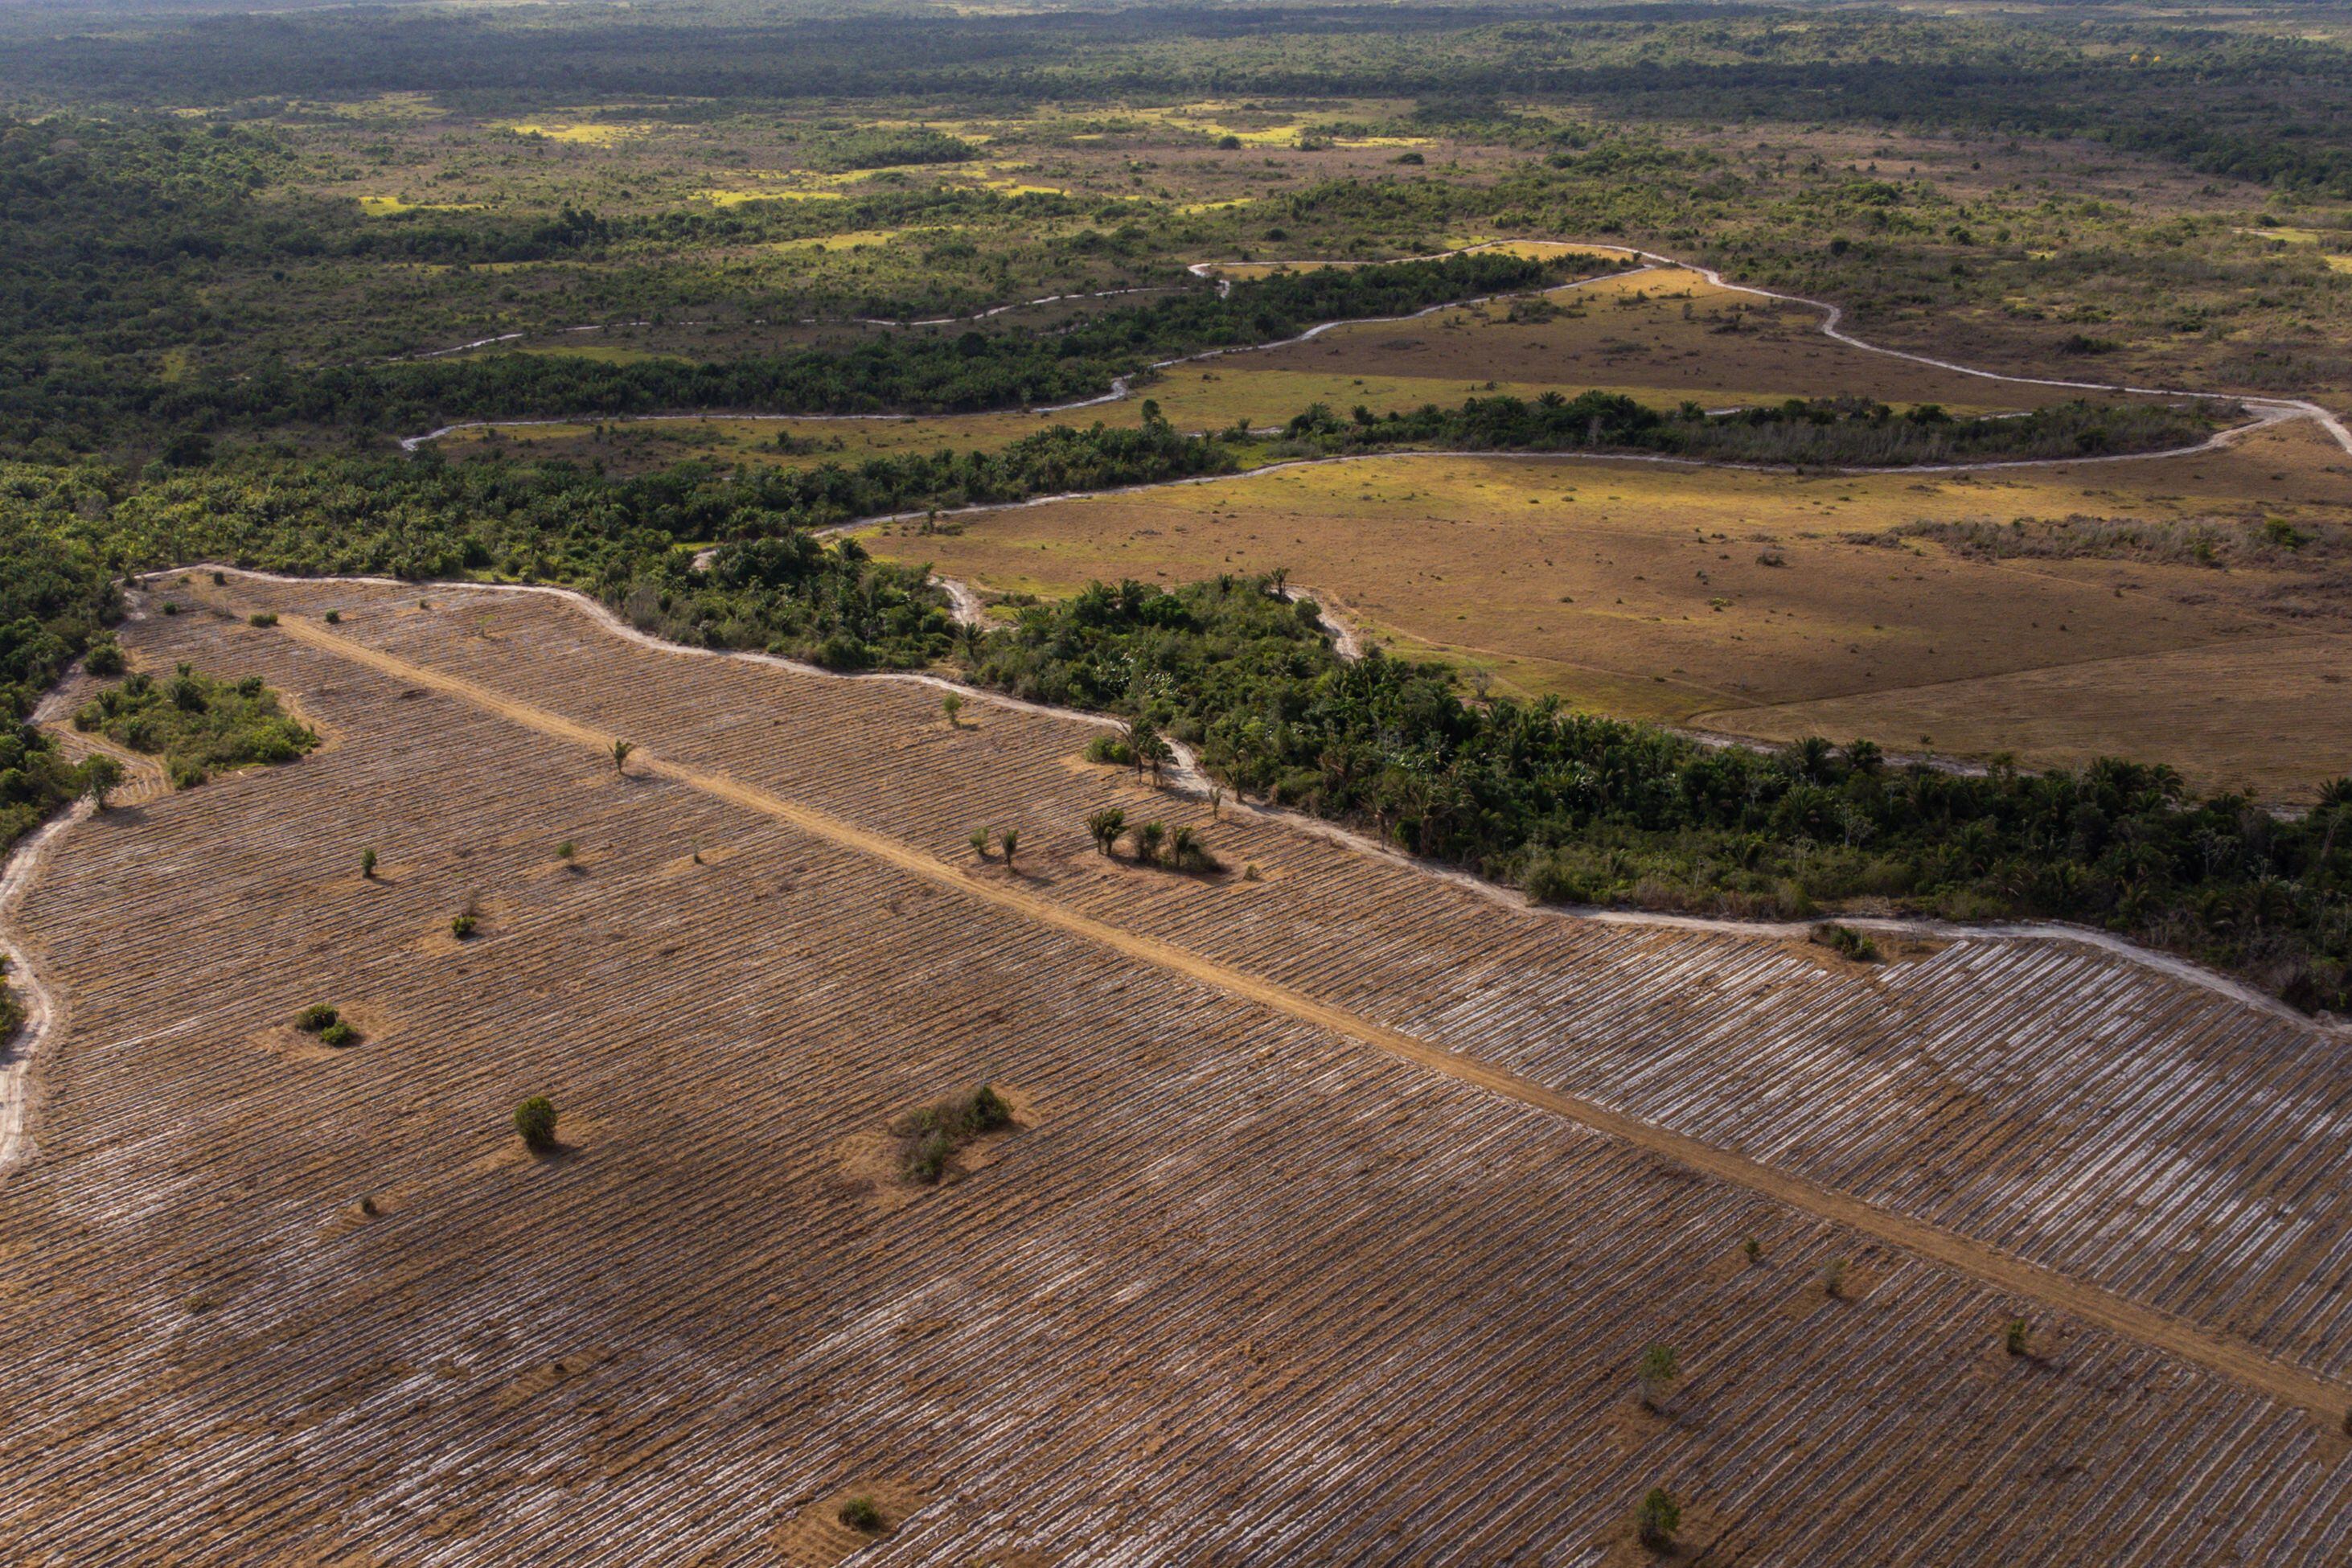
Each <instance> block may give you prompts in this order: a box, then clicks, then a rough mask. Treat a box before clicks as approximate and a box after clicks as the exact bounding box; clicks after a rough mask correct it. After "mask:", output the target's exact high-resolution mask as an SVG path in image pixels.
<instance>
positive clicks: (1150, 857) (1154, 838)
mask: <svg viewBox="0 0 2352 1568" xmlns="http://www.w3.org/2000/svg"><path fill="white" fill-rule="evenodd" d="M1165 837H1168V829H1166V828H1165V827H1162V826H1160V824H1158V823H1156V822H1147V823H1145V824H1144V825H1143V826H1140V827H1139V828H1137V829H1136V830H1135V858H1137V859H1139V860H1140V861H1142V862H1144V863H1145V864H1146V865H1150V864H1151V863H1153V862H1155V861H1157V860H1158V859H1159V858H1160V840H1161V839H1163V838H1165Z"/></svg>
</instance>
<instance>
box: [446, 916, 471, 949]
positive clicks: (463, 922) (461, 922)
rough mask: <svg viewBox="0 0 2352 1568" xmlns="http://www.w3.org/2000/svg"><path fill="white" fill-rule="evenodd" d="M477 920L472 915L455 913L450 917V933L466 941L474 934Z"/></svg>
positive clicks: (459, 939)
mask: <svg viewBox="0 0 2352 1568" xmlns="http://www.w3.org/2000/svg"><path fill="white" fill-rule="evenodd" d="M475 924H476V921H475V920H474V917H473V916H471V915H453V916H451V917H450V919H449V934H450V935H451V936H454V937H456V938H457V940H458V941H459V942H464V941H465V940H466V939H467V937H470V936H472V935H473V934H474V926H475Z"/></svg>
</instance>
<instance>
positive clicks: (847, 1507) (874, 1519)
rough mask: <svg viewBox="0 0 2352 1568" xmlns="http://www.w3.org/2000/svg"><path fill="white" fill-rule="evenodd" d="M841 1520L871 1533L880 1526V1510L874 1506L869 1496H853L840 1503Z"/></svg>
mask: <svg viewBox="0 0 2352 1568" xmlns="http://www.w3.org/2000/svg"><path fill="white" fill-rule="evenodd" d="M841 1522H842V1523H844V1524H845V1525H847V1526H849V1528H850V1529H852V1530H855V1531H862V1532H863V1533H865V1534H867V1535H872V1534H874V1533H875V1532H876V1531H878V1530H880V1529H881V1528H882V1510H880V1509H878V1508H876V1507H875V1506H874V1500H873V1499H872V1498H870V1497H854V1498H851V1499H850V1500H848V1501H847V1502H845V1503H843V1504H842V1505H841Z"/></svg>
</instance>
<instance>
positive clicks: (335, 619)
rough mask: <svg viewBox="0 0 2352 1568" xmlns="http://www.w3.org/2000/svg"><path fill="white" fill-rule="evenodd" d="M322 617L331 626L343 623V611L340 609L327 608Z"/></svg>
mask: <svg viewBox="0 0 2352 1568" xmlns="http://www.w3.org/2000/svg"><path fill="white" fill-rule="evenodd" d="M324 619H325V621H326V623H327V624H328V625H329V626H341V625H342V624H343V612H342V611H341V610H329V611H328V612H327V614H326V616H324Z"/></svg>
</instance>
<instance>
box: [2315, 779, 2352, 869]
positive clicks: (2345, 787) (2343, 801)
mask: <svg viewBox="0 0 2352 1568" xmlns="http://www.w3.org/2000/svg"><path fill="white" fill-rule="evenodd" d="M2312 809H2313V810H2314V811H2324V812H2326V814H2327V833H2326V837H2323V838H2321V839H2320V841H2319V864H2320V866H2321V867H2322V868H2325V867H2326V864H2327V858H2328V857H2329V856H2331V855H2333V854H2335V853H2336V829H2337V828H2338V827H2341V826H2344V814H2345V813H2346V812H2347V810H2352V778H2344V777H2341V776H2338V777H2336V778H2332V779H2329V780H2328V781H2327V782H2326V784H2321V785H2320V786H2319V804H2318V805H2315V806H2314V807H2313V808H2312Z"/></svg>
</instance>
